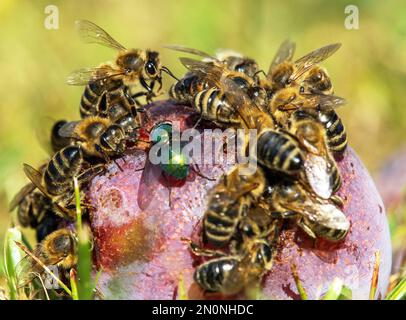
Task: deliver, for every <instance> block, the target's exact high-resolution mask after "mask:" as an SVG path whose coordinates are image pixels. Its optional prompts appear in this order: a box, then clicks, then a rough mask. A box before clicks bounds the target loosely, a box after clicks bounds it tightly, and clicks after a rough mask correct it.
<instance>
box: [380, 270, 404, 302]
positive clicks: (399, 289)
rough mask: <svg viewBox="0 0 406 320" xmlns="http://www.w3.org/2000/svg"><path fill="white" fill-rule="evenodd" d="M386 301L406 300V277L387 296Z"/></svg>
mask: <svg viewBox="0 0 406 320" xmlns="http://www.w3.org/2000/svg"><path fill="white" fill-rule="evenodd" d="M385 300H406V276H405V277H404V278H403V279H402V280H400V282H399V283H398V284H397V285H396V287H395V288H393V290H392V291H391V292H389V293H388V294H387V295H386V297H385Z"/></svg>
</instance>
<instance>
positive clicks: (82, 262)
mask: <svg viewBox="0 0 406 320" xmlns="http://www.w3.org/2000/svg"><path fill="white" fill-rule="evenodd" d="M74 186H75V200H76V216H77V220H76V230H77V234H78V252H77V253H78V277H79V280H78V282H77V286H78V290H77V291H78V298H80V299H82V300H91V299H93V292H94V284H93V282H92V278H91V273H92V257H91V244H90V241H89V230H88V229H87V228H84V227H83V225H82V208H81V205H80V190H79V184H78V180H77V178H74Z"/></svg>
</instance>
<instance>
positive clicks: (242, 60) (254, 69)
mask: <svg viewBox="0 0 406 320" xmlns="http://www.w3.org/2000/svg"><path fill="white" fill-rule="evenodd" d="M165 47H166V48H168V49H172V50H175V51H179V52H184V53H190V54H193V55H197V56H200V57H202V58H203V61H205V62H213V63H215V64H217V65H220V66H223V67H225V68H227V69H228V70H230V71H235V72H238V73H243V74H245V75H247V76H248V77H250V78H254V77H255V76H256V75H257V73H258V64H257V62H256V61H255V60H254V59H252V58H249V57H246V56H243V55H242V54H241V53H239V52H235V51H232V50H219V51H218V52H217V53H216V55H215V56H212V55H210V54H208V53H206V52H204V51H201V50H198V49H192V48H188V47H185V46H181V45H168V46H165Z"/></svg>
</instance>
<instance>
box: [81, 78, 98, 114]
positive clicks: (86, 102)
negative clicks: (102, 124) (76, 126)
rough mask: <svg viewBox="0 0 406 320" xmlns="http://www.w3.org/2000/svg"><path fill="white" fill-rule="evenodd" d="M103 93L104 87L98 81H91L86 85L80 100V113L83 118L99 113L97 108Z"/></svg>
mask: <svg viewBox="0 0 406 320" xmlns="http://www.w3.org/2000/svg"><path fill="white" fill-rule="evenodd" d="M102 94H103V88H102V86H101V85H99V84H96V83H89V84H88V85H87V86H86V87H85V91H84V92H83V95H82V98H81V100H80V108H79V111H80V115H81V117H82V118H85V117H89V116H92V115H96V114H97V108H98V104H99V101H100V98H101V96H102Z"/></svg>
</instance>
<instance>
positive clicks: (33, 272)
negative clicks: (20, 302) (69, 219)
mask: <svg viewBox="0 0 406 320" xmlns="http://www.w3.org/2000/svg"><path fill="white" fill-rule="evenodd" d="M76 242H77V240H76V236H75V235H74V233H73V232H72V231H71V230H69V229H68V228H63V229H59V230H56V231H54V232H52V233H50V234H49V235H47V236H46V237H45V238H44V239H43V240H42V241H41V242H40V243H38V244H37V246H36V248H35V249H34V251H33V252H32V255H33V256H35V258H36V259H38V260H39V261H40V262H41V263H42V265H41V264H39V263H38V262H37V261H36V260H35V259H34V258H33V257H32V256H31V255H26V256H25V257H24V258H23V259H22V260H21V261H20V262H19V263H18V264H17V266H16V275H17V286H18V287H23V286H25V285H27V284H29V283H30V282H31V281H32V280H34V278H35V277H36V276H37V275H41V274H43V273H44V272H45V270H44V268H43V265H45V266H47V267H49V266H57V267H60V268H61V269H62V270H69V269H71V268H73V267H74V266H75V265H76V263H77V257H76Z"/></svg>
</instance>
